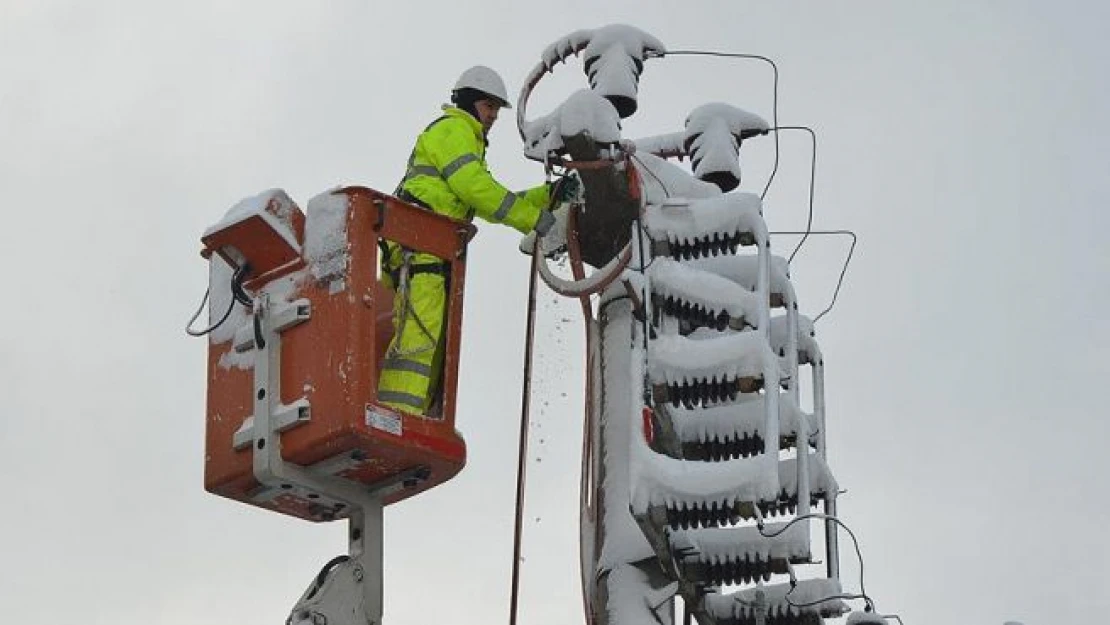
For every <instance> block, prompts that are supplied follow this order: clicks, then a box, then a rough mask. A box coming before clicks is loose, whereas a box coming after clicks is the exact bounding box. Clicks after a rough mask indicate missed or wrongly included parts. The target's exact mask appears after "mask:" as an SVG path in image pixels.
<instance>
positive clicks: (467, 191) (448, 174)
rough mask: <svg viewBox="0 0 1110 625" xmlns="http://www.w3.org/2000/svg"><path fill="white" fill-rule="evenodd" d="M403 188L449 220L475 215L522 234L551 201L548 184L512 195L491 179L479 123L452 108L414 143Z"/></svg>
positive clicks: (445, 110) (470, 116) (484, 141)
mask: <svg viewBox="0 0 1110 625" xmlns="http://www.w3.org/2000/svg"><path fill="white" fill-rule="evenodd" d="M401 189H402V190H403V191H406V192H408V193H409V194H411V195H412V196H414V197H415V198H417V199H418V200H420V201H421V202H423V203H424V204H426V205H427V206H429V207H430V208H431V209H432V210H434V211H435V212H437V213H440V214H443V215H447V216H448V217H452V218H454V219H459V220H463V221H470V220H471V219H472V218H473V216H474V215H477V216H478V217H481V218H482V219H484V220H486V221H490V222H494V223H502V224H505V225H507V226H511V227H513V228H515V229H516V230H518V231H520V232H522V233H525V234H527V233H529V232H531V231H532V230H533V229H534V228H535V226H536V221H537V220H538V219H539V218H540V212H541V211H542V210H543V209H544V207H546V206H547V204H548V202H549V200H550V189H549V187H548V185H541V186H539V187H535V188H533V189H529V190H527V191H524V192H521V193H513V192H512V191H510V190H508V189H506V188H505V187H504V186H502V185H501V184H500V183H499V182H497V181H496V180H494V178H493V176H492V175H491V174H490V173H489V169H487V168H486V140H485V137H484V136H483V134H482V124H481V123H479V122H478V120H477V119H475V118H474V116H472V115H471V114H470V113H467V112H466V111H463V110H462V109H459V108H455V107H453V106H448V107H445V108H444V116H443V118H441V119H440V120H438V121H437V122H436V123H433V124H432V125H431V126H429V127H428V128H427V129H425V130H424V132H422V133H421V134H420V136H419V137H418V138H417V139H416V147H415V148H414V149H413V152H412V157H411V158H410V159H409V166H408V169H407V170H406V172H405V179H404V181H403V182H402V183H401Z"/></svg>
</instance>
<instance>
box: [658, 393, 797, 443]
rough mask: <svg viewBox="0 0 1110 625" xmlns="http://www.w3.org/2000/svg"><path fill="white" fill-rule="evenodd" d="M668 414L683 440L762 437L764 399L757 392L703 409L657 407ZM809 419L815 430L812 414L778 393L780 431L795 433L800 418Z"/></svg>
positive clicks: (699, 440) (680, 438) (791, 399)
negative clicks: (749, 396) (751, 395)
mask: <svg viewBox="0 0 1110 625" xmlns="http://www.w3.org/2000/svg"><path fill="white" fill-rule="evenodd" d="M656 410H665V411H666V412H667V414H669V415H670V417H671V423H672V424H673V425H674V430H675V434H676V435H677V436H678V438H679V440H681V441H683V442H693V441H697V442H701V443H705V442H709V441H713V440H732V439H737V438H743V437H744V436H762V435H763V423H764V418H765V411H766V410H767V408H766V401H765V398H764V396H763V395H758V396H756V397H753V398H751V399H747V400H745V401H739V402H733V403H725V404H718V405H715V406H709V407H703V408H683V407H677V408H676V407H674V406H658V407H657V408H656ZM803 417H804V418H806V419H808V421H809V424H808V426H809V431H810V432H811V433H812V432H816V431H817V420H816V418H815V417H814V416H813V415H810V414H807V413H805V412H802V409H801V408H799V407H798V404H797V403H796V402H795V401H794V399H793V398H792V397H791V396H790V394H789V393H779V418H780V426H779V429H780V433H781V435H782V436H794V435H796V434H797V433H798V424H799V423H801V422H802V418H803Z"/></svg>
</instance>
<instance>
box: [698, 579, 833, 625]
mask: <svg viewBox="0 0 1110 625" xmlns="http://www.w3.org/2000/svg"><path fill="white" fill-rule="evenodd" d="M757 591H762V592H763V600H764V601H765V602H766V603H767V607H768V611H769V615H770V616H771V617H778V618H783V617H786V616H796V615H799V614H818V615H820V616H822V617H824V618H835V617H837V616H841V615H843V614H845V613H847V612H848V605H847V604H846V603H844V602H843V601H841V600H840V599H834V598H832V597H836V596H838V595H840V594H842V591H841V588H840V582H839V581H838V580H835V579H802V580H798V585H797V587H795V588H791V586H790V584H770V585H766V586H760V587H758V588H746V589H744V590H740V591H738V592H734V593H730V594H727V595H722V594H720V593H717V592H710V593H709V594H707V595H706V596H705V599H704V605H705V609H706V611H707V612H709V613H710V614H711V615H713V616H715V617H717V618H718V619H721V620H726V619H729V620H731V619H743V620H749V621H750V620H752V619H754V618H755V613H754V612H753V610H752V606H753V605H754V604H755V602H756V599H757V598H758V597H757V596H756V592H757ZM788 593H789V597H788V596H787V594H788ZM791 603H794V604H814V605H807V607H801V608H799V607H796V606H793V605H790V604H791Z"/></svg>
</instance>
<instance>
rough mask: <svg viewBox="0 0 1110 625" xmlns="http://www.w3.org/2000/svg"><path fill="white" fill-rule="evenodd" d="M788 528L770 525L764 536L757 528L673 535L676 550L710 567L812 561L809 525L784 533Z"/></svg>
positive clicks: (674, 549) (796, 527) (673, 548)
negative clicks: (794, 560) (741, 562)
mask: <svg viewBox="0 0 1110 625" xmlns="http://www.w3.org/2000/svg"><path fill="white" fill-rule="evenodd" d="M786 526H787V524H786V523H769V524H767V525H766V526H765V527H764V529H763V533H762V534H761V533H760V530H759V528H757V527H754V526H748V527H706V528H699V529H691V530H678V531H675V532H672V533H671V534H670V537H671V545H672V551H674V552H675V553H682V552H686V553H689V554H690V555H689V556H688V559H689V560H692V561H696V562H704V563H706V564H713V563H718V562H736V561H738V560H748V561H752V560H756V559H758V560H761V561H764V562H765V561H767V560H770V559H772V558H774V559H776V560H785V559H803V558H808V557H809V555H810V553H809V526H808V525H807V524H806V523H805V522H800V523H795V524H794V525H791V526H790V527H789V528H787V529H786V530H785V531H783V528H786ZM780 532H781V533H780ZM766 534H770V535H772V536H773V537H768V536H766Z"/></svg>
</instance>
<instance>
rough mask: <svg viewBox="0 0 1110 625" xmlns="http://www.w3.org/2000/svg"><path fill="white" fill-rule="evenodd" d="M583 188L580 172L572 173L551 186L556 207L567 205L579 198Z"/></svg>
mask: <svg viewBox="0 0 1110 625" xmlns="http://www.w3.org/2000/svg"><path fill="white" fill-rule="evenodd" d="M581 188H582V181H581V180H579V179H578V172H574V171H572V172H570V173H569V174H567V175H565V176H563V177H562V178H560V179H559V180H557V181H555V182H554V183H552V185H551V197H552V199H553V200H555V201H554V204H555V205H559V204H565V203H567V202H570V201H573V200H575V199H577V197H578V191H579V190H580V189H581Z"/></svg>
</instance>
